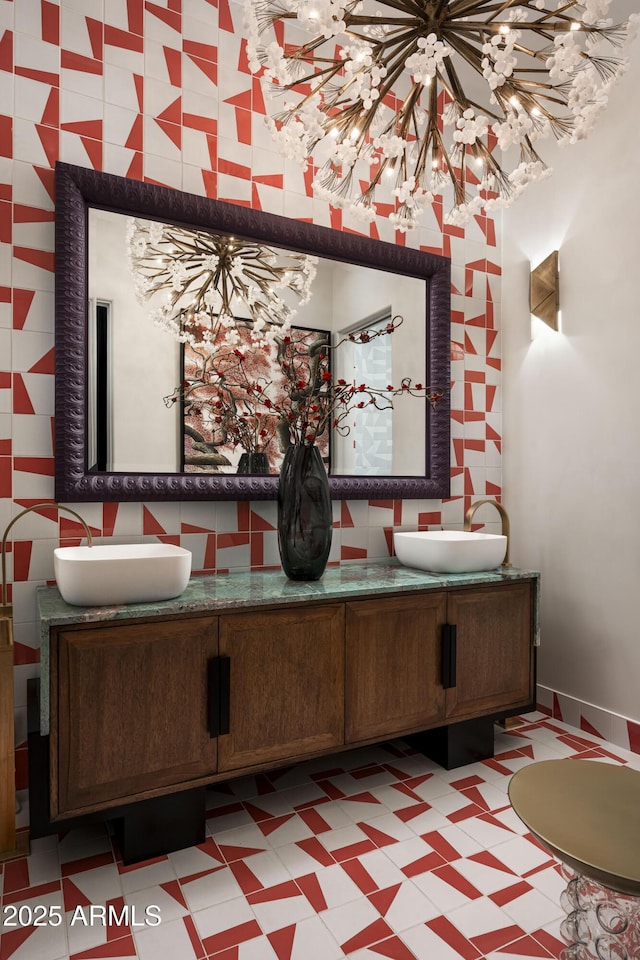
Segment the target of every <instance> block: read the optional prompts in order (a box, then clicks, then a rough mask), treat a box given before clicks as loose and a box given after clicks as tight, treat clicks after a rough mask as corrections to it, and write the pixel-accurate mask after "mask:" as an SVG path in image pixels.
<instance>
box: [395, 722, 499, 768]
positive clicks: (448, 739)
mask: <svg viewBox="0 0 640 960" xmlns="http://www.w3.org/2000/svg"><path fill="white" fill-rule="evenodd" d="M493 724H494V720H493V717H480V718H478V719H477V720H462V721H461V722H460V723H451V724H449V726H446V727H435V728H434V729H433V730H424V731H423V732H422V733H416V734H412V735H411V736H410V737H406V738H405V739H406V740H407V743H409V744H411V746H412V747H414V748H415V749H416V750H419V751H420V753H423V754H424V755H425V757H429V759H430V760H435V762H436V763H438V764H440V766H441V767H444V768H445V770H453V769H455V768H456V767H463V766H466V764H468V763H476V762H477V761H478V760H489V759H490V758H491V757H493V736H494V732H493Z"/></svg>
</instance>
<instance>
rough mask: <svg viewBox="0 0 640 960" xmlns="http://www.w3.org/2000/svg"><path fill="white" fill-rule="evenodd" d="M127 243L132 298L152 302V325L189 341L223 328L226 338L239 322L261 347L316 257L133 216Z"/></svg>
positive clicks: (303, 285)
mask: <svg viewBox="0 0 640 960" xmlns="http://www.w3.org/2000/svg"><path fill="white" fill-rule="evenodd" d="M127 241H128V251H129V263H130V266H131V271H132V274H133V278H134V283H135V288H136V294H137V296H138V299H139V300H140V301H141V302H143V303H149V304H150V305H151V307H152V310H151V316H152V319H153V320H154V321H155V322H156V323H157V324H158V325H159V326H161V327H164V328H165V329H166V330H168V331H169V332H170V333H171V334H173V336H174V337H175V338H176V339H177V340H179V341H181V342H183V343H190V344H191V345H192V346H201V345H204V344H208V343H214V342H215V340H216V337H217V336H218V334H219V332H220V330H221V329H222V328H226V329H227V342H229V343H231V342H232V340H233V336H234V330H236V329H237V327H238V326H244V327H248V328H249V330H250V333H251V338H252V340H253V341H254V342H256V343H257V344H262V345H266V344H267V342H268V341H269V339H270V334H271V333H272V332H273V331H274V330H277V331H280V332H281V331H282V329H283V328H285V329H287V328H288V327H290V325H291V321H292V320H293V318H294V317H295V315H296V312H297V308H298V307H299V306H302V305H303V304H305V303H307V301H308V300H309V298H310V296H311V285H312V282H313V279H314V277H315V275H316V263H317V262H318V261H317V257H310V256H307V255H305V254H302V253H295V252H293V251H288V250H280V249H277V248H275V247H269V246H266V245H265V244H261V243H256V242H253V241H251V240H241V239H236V238H235V237H232V236H226V235H224V234H217V233H207V232H206V231H204V230H195V229H188V228H186V227H178V226H175V225H171V224H167V223H159V222H155V221H151V220H138V219H134V218H131V219H130V220H129V223H128V230H127ZM238 339H239V336H238Z"/></svg>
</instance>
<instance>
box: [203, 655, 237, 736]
mask: <svg viewBox="0 0 640 960" xmlns="http://www.w3.org/2000/svg"><path fill="white" fill-rule="evenodd" d="M207 677H208V703H207V721H208V724H207V725H208V728H209V736H210V737H220V736H222V735H223V734H225V733H229V712H230V711H229V705H230V697H231V658H230V657H212V658H211V659H210V660H209V662H208V664H207Z"/></svg>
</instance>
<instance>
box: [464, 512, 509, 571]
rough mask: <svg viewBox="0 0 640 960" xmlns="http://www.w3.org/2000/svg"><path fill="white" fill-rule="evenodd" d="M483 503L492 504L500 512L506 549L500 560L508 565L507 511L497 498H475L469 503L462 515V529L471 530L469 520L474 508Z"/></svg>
mask: <svg viewBox="0 0 640 960" xmlns="http://www.w3.org/2000/svg"><path fill="white" fill-rule="evenodd" d="M484 503H490V504H492V506H494V507H495V508H496V510H497V511H498V513H499V514H500V519H501V521H502V536H503V537H506V538H507V549H506V552H505V555H504V560H503V561H502V566H503V567H510V566H511V562H510V560H509V534H510V527H509V514H508V513H507V511H506V510H505V508H504V507H503V506H502V504H501V503H498V501H497V500H476V502H475V503H472V504H471V506H470V507H469V509H468V510H467V512H466V513H465V515H464V529H465V530H471V521H472V520H473V516H474V514H475V512H476V510H477V509H478V507H481V506H482V505H483V504H484Z"/></svg>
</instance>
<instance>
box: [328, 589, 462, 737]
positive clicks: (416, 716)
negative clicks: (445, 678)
mask: <svg viewBox="0 0 640 960" xmlns="http://www.w3.org/2000/svg"><path fill="white" fill-rule="evenodd" d="M446 608H447V602H446V595H445V594H443V593H432V594H421V595H420V596H419V597H413V596H404V597H394V598H389V599H385V598H381V599H376V600H359V601H355V602H353V603H348V604H347V632H346V704H345V741H346V742H347V743H356V742H358V741H360V740H372V739H378V740H380V739H384V738H388V737H391V736H396V735H397V734H400V733H404V732H405V731H407V730H418V729H421V728H422V727H429V726H433V725H434V724H435V723H438V722H441V721H442V718H443V716H444V702H445V690H444V689H443V687H442V683H441V679H440V673H441V669H440V663H441V649H440V646H441V645H440V630H441V626H442V624H443V623H444V622H445V617H446Z"/></svg>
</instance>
